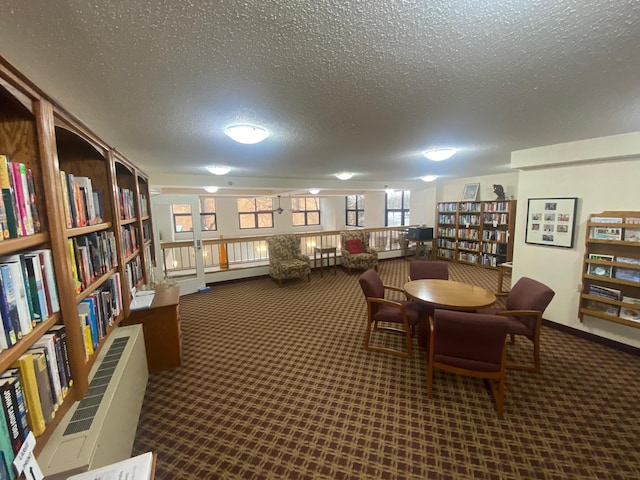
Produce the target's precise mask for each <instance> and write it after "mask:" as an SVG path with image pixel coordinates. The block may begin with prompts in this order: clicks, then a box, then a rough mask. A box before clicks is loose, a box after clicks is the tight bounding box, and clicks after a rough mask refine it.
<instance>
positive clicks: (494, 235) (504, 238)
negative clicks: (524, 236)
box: [482, 230, 509, 243]
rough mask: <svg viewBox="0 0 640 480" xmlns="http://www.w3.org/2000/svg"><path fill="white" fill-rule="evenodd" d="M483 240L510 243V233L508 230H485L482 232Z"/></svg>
mask: <svg viewBox="0 0 640 480" xmlns="http://www.w3.org/2000/svg"><path fill="white" fill-rule="evenodd" d="M482 240H483V241H484V242H499V243H508V242H509V232H507V231H506V230H484V231H483V232H482Z"/></svg>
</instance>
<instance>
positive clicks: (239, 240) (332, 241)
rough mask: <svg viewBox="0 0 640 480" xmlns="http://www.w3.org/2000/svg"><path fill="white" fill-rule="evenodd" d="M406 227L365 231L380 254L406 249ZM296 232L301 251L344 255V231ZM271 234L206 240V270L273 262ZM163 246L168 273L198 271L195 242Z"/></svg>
mask: <svg viewBox="0 0 640 480" xmlns="http://www.w3.org/2000/svg"><path fill="white" fill-rule="evenodd" d="M406 229H407V227H381V228H366V229H364V230H365V231H367V232H369V233H370V239H369V244H370V246H371V247H373V248H375V249H376V250H377V251H378V252H379V253H380V252H393V251H398V252H400V251H402V250H404V249H406V242H403V234H404V233H405V232H406ZM294 235H296V236H297V237H299V238H300V250H301V252H302V253H303V254H304V255H307V256H308V257H309V258H313V253H314V252H313V249H314V247H316V246H322V247H327V246H333V247H336V249H337V250H336V255H337V256H338V257H339V256H340V251H341V249H340V230H332V231H322V232H306V233H299V234H294ZM270 236H271V235H260V236H253V237H235V238H226V237H225V238H216V239H210V240H203V241H202V255H203V261H204V269H205V272H206V273H215V272H222V271H229V270H237V269H243V268H251V267H259V266H265V265H269V253H268V249H267V238H268V237H270ZM160 248H161V250H162V260H163V270H164V275H165V276H167V277H181V276H190V275H193V274H194V273H195V269H196V249H195V248H194V245H193V241H191V240H187V241H180V242H163V243H161V244H160ZM221 250H222V252H221ZM225 254H226V258H225ZM225 260H226V263H225ZM221 264H222V265H221Z"/></svg>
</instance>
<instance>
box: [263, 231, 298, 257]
mask: <svg viewBox="0 0 640 480" xmlns="http://www.w3.org/2000/svg"><path fill="white" fill-rule="evenodd" d="M267 246H268V248H269V258H270V259H271V260H272V261H276V262H277V261H282V260H287V259H290V258H295V257H297V256H298V255H300V240H299V239H298V237H296V236H295V235H273V236H272V237H268V238H267Z"/></svg>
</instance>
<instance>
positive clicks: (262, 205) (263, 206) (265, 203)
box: [255, 198, 273, 212]
mask: <svg viewBox="0 0 640 480" xmlns="http://www.w3.org/2000/svg"><path fill="white" fill-rule="evenodd" d="M255 200H256V205H257V211H258V212H268V211H270V210H273V199H272V198H256V199H255Z"/></svg>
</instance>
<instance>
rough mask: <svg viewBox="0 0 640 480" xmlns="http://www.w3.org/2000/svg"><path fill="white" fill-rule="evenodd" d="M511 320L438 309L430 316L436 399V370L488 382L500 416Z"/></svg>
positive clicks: (430, 372)
mask: <svg viewBox="0 0 640 480" xmlns="http://www.w3.org/2000/svg"><path fill="white" fill-rule="evenodd" d="M508 328H509V327H508V323H507V320H505V319H503V318H500V317H497V316H495V315H479V314H477V313H468V312H454V311H451V310H440V309H437V310H436V311H435V312H434V314H433V316H432V317H429V330H430V335H429V350H428V352H427V359H428V360H427V391H428V394H429V397H432V396H433V371H434V369H436V368H437V369H439V370H444V371H447V372H450V373H455V374H458V375H465V376H469V377H476V378H483V379H486V380H487V381H488V382H489V384H490V386H491V392H492V393H493V397H494V399H495V402H496V405H495V406H496V410H497V411H498V415H502V410H503V405H504V379H505V371H506V370H505V361H506V338H507V329H508Z"/></svg>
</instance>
